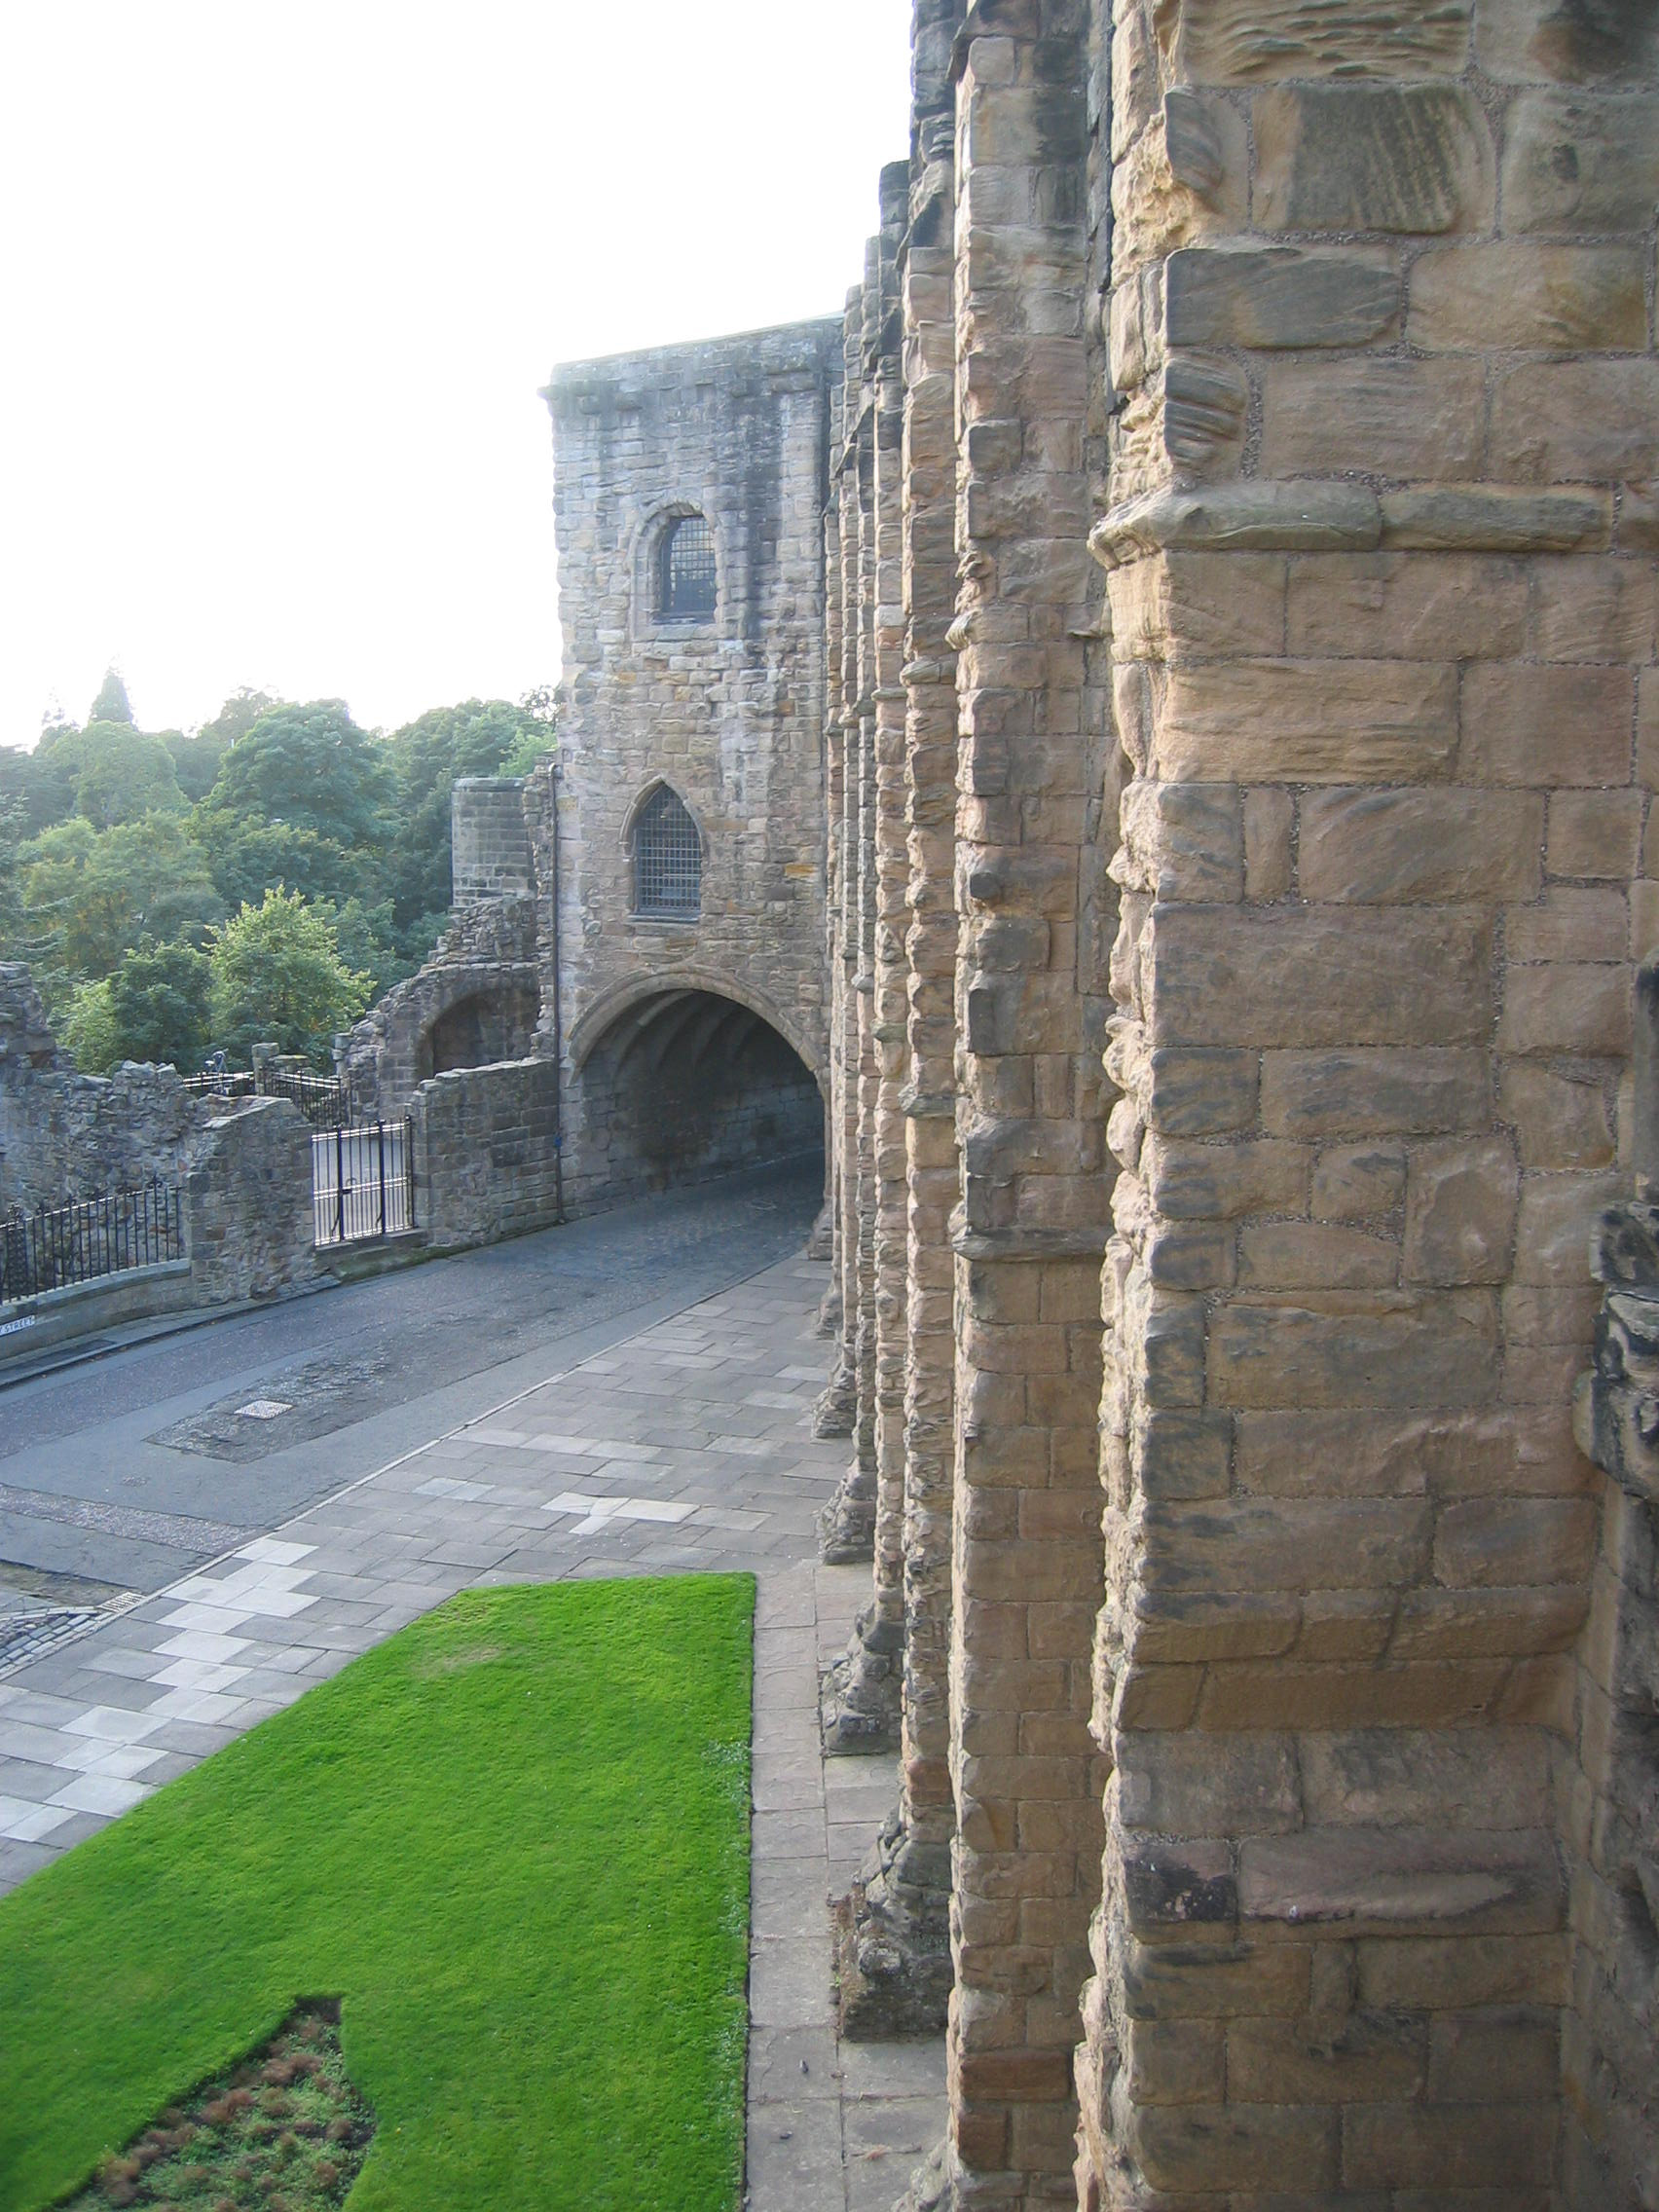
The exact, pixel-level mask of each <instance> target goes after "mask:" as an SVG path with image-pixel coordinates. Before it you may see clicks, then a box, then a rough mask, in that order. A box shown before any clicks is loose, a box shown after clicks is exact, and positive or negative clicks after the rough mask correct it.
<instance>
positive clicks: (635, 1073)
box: [572, 987, 824, 1195]
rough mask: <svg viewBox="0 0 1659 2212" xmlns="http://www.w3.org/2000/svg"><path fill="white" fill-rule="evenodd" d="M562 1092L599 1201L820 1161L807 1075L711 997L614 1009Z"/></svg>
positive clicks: (694, 992)
mask: <svg viewBox="0 0 1659 2212" xmlns="http://www.w3.org/2000/svg"><path fill="white" fill-rule="evenodd" d="M573 1089H574V1092H575V1096H574V1098H573V1100H572V1103H573V1104H574V1105H576V1107H577V1110H578V1115H579V1125H580V1132H581V1149H582V1160H583V1167H584V1170H585V1172H586V1173H588V1174H591V1175H593V1176H594V1177H595V1179H596V1181H603V1183H604V1185H605V1186H606V1188H607V1190H608V1193H610V1194H611V1195H617V1194H619V1193H621V1192H636V1191H649V1190H666V1189H668V1188H670V1187H672V1186H673V1185H675V1184H679V1183H690V1182H699V1181H701V1180H703V1179H704V1178H705V1177H707V1176H711V1175H723V1174H729V1173H731V1172H732V1171H734V1170H735V1169H738V1168H742V1167H749V1166H761V1165H765V1164H767V1163H770V1162H772V1161H782V1160H792V1159H803V1158H806V1157H808V1156H811V1155H814V1154H818V1155H821V1154H822V1151H823V1145H824V1101H823V1096H822V1093H821V1092H820V1090H819V1088H818V1083H817V1079H816V1078H815V1077H814V1075H813V1073H812V1071H811V1069H810V1068H808V1067H807V1065H806V1063H805V1062H804V1061H803V1060H802V1059H801V1058H800V1056H799V1054H798V1053H797V1052H796V1051H794V1049H793V1047H792V1046H791V1045H790V1044H789V1043H787V1041H786V1040H785V1039H784V1038H783V1037H782V1036H781V1035H780V1034H779V1033H778V1031H777V1030H776V1029H774V1028H773V1027H772V1025H771V1023H770V1022H769V1021H767V1020H766V1018H765V1016H764V1015H763V1014H757V1013H756V1012H755V1010H754V1009H753V1008H752V1007H748V1006H743V1005H741V1004H739V1002H738V1001H737V1000H735V999H729V998H722V997H721V996H720V995H719V993H718V992H715V991H710V990H703V989H692V988H674V987H667V988H664V989H663V990H661V991H656V992H652V993H651V994H650V995H649V996H647V997H645V998H643V999H641V1000H638V1001H637V1002H636V1003H635V1004H633V1005H632V1006H630V1007H628V1008H627V1009H625V1011H623V1012H622V1013H621V1014H618V1015H617V1016H616V1018H615V1019H614V1020H613V1021H612V1022H610V1023H609V1024H608V1027H607V1028H606V1029H605V1031H604V1032H603V1033H602V1035H601V1036H600V1037H599V1038H598V1039H597V1040H596V1041H595V1043H594V1045H593V1047H592V1049H591V1050H590V1051H588V1052H587V1053H586V1054H585V1056H584V1057H583V1058H582V1060H581V1062H580V1064H579V1067H578V1069H577V1071H576V1077H575V1083H574V1086H573Z"/></svg>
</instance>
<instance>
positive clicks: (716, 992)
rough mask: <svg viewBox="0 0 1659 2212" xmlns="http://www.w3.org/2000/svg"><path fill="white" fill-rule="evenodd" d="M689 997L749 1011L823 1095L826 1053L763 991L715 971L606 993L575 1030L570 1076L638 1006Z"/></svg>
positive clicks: (632, 982)
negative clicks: (697, 996) (776, 1037)
mask: <svg viewBox="0 0 1659 2212" xmlns="http://www.w3.org/2000/svg"><path fill="white" fill-rule="evenodd" d="M682 992H685V993H690V992H707V993H708V994H709V996H710V997H712V998H718V999H729V1000H730V1001H731V1002H732V1004H733V1005H734V1006H740V1007H747V1008H748V1010H749V1012H750V1013H751V1014H758V1015H759V1017H760V1019H761V1020H762V1021H764V1022H765V1023H767V1025H768V1026H769V1027H770V1028H772V1029H775V1030H776V1031H777V1033H778V1035H779V1036H780V1037H781V1038H782V1039H783V1040H784V1043H785V1044H786V1045H788V1046H789V1048H790V1050H791V1051H793V1053H794V1054H795V1056H796V1058H797V1059H798V1060H799V1061H800V1062H801V1064H802V1065H803V1066H804V1067H805V1068H806V1069H807V1070H808V1071H809V1073H810V1074H811V1076H812V1079H813V1081H814V1082H815V1083H816V1084H817V1085H818V1088H819V1089H820V1090H823V1088H825V1083H826V1080H827V1078H826V1070H825V1062H824V1053H823V1051H822V1050H819V1049H815V1047H814V1044H813V1041H812V1039H810V1038H809V1037H808V1036H806V1034H805V1033H804V1031H803V1030H802V1029H801V1026H800V1024H799V1023H798V1022H797V1021H796V1020H794V1019H793V1017H792V1016H791V1015H789V1014H786V1013H785V1012H784V1011H783V1009H782V1008H781V1007H779V1006H777V1005H776V1004H775V1003H774V1002H773V1001H772V1000H771V999H770V998H769V997H768V996H767V994H766V993H765V992H764V991H761V990H757V989H756V988H755V986H754V985H753V984H751V983H748V982H743V981H739V980H737V979H736V978H735V977H730V976H722V975H720V974H719V972H718V971H717V970H715V969H713V968H707V967H700V966H687V967H679V966H677V967H676V968H674V969H673V970H672V971H671V972H664V973H660V974H653V975H640V976H630V977H627V978H626V979H625V980H624V981H622V982H620V983H616V984H614V985H613V986H612V987H611V988H610V989H609V990H608V991H606V992H603V993H602V994H601V996H600V997H598V998H596V999H595V1000H594V1002H593V1004H592V1005H591V1006H590V1007H588V1008H587V1010H586V1011H585V1013H584V1014H582V1016H581V1018H580V1019H579V1020H578V1021H577V1022H576V1024H575V1026H574V1027H573V1028H572V1029H571V1037H570V1047H569V1050H570V1062H571V1073H572V1074H573V1075H579V1074H580V1073H581V1071H582V1069H583V1068H584V1067H585V1066H586V1064H587V1062H588V1060H589V1058H590V1057H591V1056H592V1054H593V1052H594V1051H595V1049H596V1047H598V1046H599V1045H600V1044H601V1043H603V1041H604V1040H605V1038H606V1037H607V1036H608V1034H609V1033H610V1031H611V1030H612V1029H613V1028H614V1027H615V1025H616V1023H617V1022H619V1021H621V1020H622V1019H623V1018H624V1017H625V1016H626V1015H627V1014H631V1013H633V1012H634V1010H635V1009H636V1008H638V1007H643V1006H645V1004H646V1003H647V1002H648V1001H650V1000H652V999H661V998H668V997H672V996H675V995H677V994H679V993H682Z"/></svg>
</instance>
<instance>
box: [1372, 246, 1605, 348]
mask: <svg viewBox="0 0 1659 2212" xmlns="http://www.w3.org/2000/svg"><path fill="white" fill-rule="evenodd" d="M1410 300H1411V304H1410V309H1409V312H1408V315H1407V322H1406V328H1407V332H1408V334H1409V336H1410V339H1411V342H1412V344H1413V345H1414V346H1419V347H1421V348H1423V349H1424V350H1425V351H1428V352H1442V351H1446V350H1453V351H1461V352H1468V351H1471V350H1475V351H1478V350H1484V349H1486V348H1488V347H1493V346H1500V347H1512V346H1525V347H1527V348H1528V349H1529V350H1532V351H1543V350H1554V351H1557V352H1564V353H1574V352H1581V351H1584V350H1587V349H1591V348H1602V349H1606V350H1620V349H1628V348H1632V347H1635V348H1640V347H1642V346H1645V344H1646V343H1647V295H1646V289H1645V285H1644V281H1643V274H1642V261H1641V253H1640V252H1639V251H1638V250H1637V249H1636V248H1634V247H1624V246H1566V245H1562V246H1552V245H1533V244H1530V243H1522V242H1520V241H1518V240H1500V241H1498V242H1495V243H1491V244H1482V245H1465V246H1444V247H1441V246H1436V247H1432V248H1431V249H1430V250H1429V251H1428V252H1427V253H1425V254H1423V255H1422V256H1421V258H1420V259H1419V260H1418V261H1417V262H1416V263H1414V264H1413V267H1412V273H1411V279H1410Z"/></svg>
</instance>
